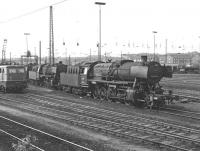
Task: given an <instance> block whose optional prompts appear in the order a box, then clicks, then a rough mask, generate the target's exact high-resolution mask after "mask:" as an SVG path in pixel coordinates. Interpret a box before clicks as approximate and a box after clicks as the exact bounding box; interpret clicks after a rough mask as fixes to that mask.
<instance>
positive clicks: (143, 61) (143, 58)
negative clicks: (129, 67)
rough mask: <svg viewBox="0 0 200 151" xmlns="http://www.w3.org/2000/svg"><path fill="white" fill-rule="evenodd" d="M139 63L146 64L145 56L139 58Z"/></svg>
mask: <svg viewBox="0 0 200 151" xmlns="http://www.w3.org/2000/svg"><path fill="white" fill-rule="evenodd" d="M141 61H142V63H143V64H145V63H147V56H141Z"/></svg>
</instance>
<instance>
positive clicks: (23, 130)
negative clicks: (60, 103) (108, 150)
mask: <svg viewBox="0 0 200 151" xmlns="http://www.w3.org/2000/svg"><path fill="white" fill-rule="evenodd" d="M0 120H1V123H0V132H1V133H4V134H6V135H8V136H10V137H11V138H13V139H15V140H18V144H16V145H17V146H18V147H19V148H17V149H18V150H20V149H21V150H22V148H23V149H27V150H29V149H30V150H34V151H54V150H57V151H62V150H81V151H93V150H92V149H89V148H87V147H84V146H81V145H79V144H76V143H73V142H71V141H68V140H65V139H63V138H60V137H58V136H55V135H53V134H50V133H48V132H45V131H42V130H39V129H37V128H34V127H32V126H29V125H27V124H24V123H20V122H18V121H16V120H13V119H11V118H8V117H6V116H0ZM25 134H26V135H27V134H29V136H31V135H32V136H34V138H35V139H36V140H38V141H37V142H34V143H36V145H35V144H33V143H31V142H29V141H30V138H24V137H25ZM30 134H31V135H30ZM13 142H14V141H13ZM19 142H21V143H20V144H19ZM27 146H28V147H29V148H26V147H27ZM58 146H59V147H58ZM30 147H31V148H30ZM17 149H16V150H17Z"/></svg>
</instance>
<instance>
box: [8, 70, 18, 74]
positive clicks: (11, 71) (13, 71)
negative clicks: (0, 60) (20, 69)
mask: <svg viewBox="0 0 200 151" xmlns="http://www.w3.org/2000/svg"><path fill="white" fill-rule="evenodd" d="M8 72H9V73H16V72H17V70H16V69H8Z"/></svg>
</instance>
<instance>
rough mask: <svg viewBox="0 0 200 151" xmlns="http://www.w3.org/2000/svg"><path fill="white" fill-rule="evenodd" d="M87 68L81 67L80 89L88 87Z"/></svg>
mask: <svg viewBox="0 0 200 151" xmlns="http://www.w3.org/2000/svg"><path fill="white" fill-rule="evenodd" d="M87 75H88V67H81V69H80V79H81V80H80V84H81V86H82V87H88V84H87Z"/></svg>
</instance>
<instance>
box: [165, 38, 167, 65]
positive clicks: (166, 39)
mask: <svg viewBox="0 0 200 151" xmlns="http://www.w3.org/2000/svg"><path fill="white" fill-rule="evenodd" d="M165 64H167V39H166V40H165Z"/></svg>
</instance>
